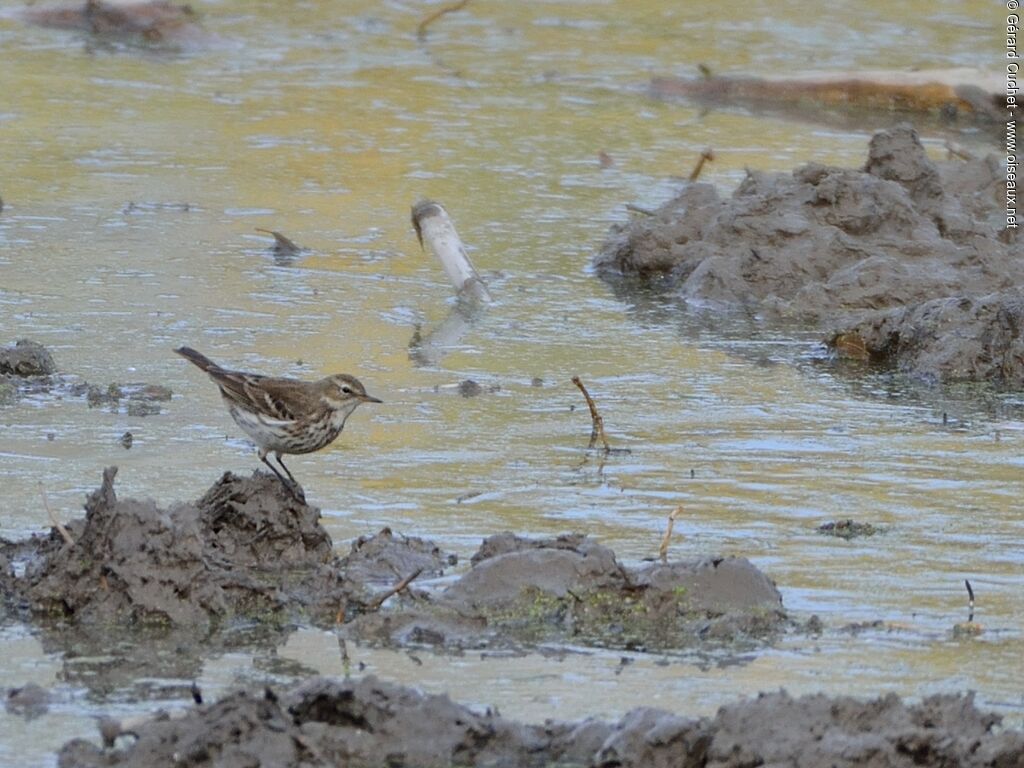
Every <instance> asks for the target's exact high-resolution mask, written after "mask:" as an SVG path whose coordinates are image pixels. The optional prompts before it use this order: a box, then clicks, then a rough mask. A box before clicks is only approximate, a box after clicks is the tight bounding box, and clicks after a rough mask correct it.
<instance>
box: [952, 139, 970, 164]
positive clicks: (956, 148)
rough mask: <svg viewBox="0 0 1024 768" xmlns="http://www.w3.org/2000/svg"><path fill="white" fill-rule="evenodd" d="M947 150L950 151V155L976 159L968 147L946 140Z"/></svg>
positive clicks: (962, 158) (963, 158)
mask: <svg viewBox="0 0 1024 768" xmlns="http://www.w3.org/2000/svg"><path fill="white" fill-rule="evenodd" d="M946 151H947V152H949V156H950V157H959V158H960V159H961V160H976V159H977V158H976V157H975V156H974V153H972V152H970V151H969V150H967V149H964V148H963V147H961V146H960V145H959V144H957V143H955V142H953V141H950V140H948V139H947V140H946Z"/></svg>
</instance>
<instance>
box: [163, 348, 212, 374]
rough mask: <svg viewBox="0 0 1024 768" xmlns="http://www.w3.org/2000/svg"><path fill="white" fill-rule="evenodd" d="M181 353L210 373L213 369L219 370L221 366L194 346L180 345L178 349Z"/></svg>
mask: <svg viewBox="0 0 1024 768" xmlns="http://www.w3.org/2000/svg"><path fill="white" fill-rule="evenodd" d="M174 351H175V352H177V353H178V354H179V355H181V356H182V357H184V358H185V359H186V360H188V361H189V362H190V363H192V364H193V365H195V366H196V367H198V368H199V369H200V370H203V371H206V372H207V373H209V372H210V371H211V370H213V371H219V370H221V367H220V366H219V365H217V364H216V363H215V362H213V360H211V359H210V358H208V357H207V356H206V355H204V354H203V353H202V352H196V351H195V350H194V349H192V347H178V348H177V349H176V350H174Z"/></svg>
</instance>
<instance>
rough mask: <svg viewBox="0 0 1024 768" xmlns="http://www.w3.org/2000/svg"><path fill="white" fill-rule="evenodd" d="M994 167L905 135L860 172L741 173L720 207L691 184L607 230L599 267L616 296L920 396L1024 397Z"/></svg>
mask: <svg viewBox="0 0 1024 768" xmlns="http://www.w3.org/2000/svg"><path fill="white" fill-rule="evenodd" d="M1004 183H1005V180H1004V175H1003V173H1002V169H1001V166H1000V163H999V160H998V159H997V158H996V157H995V156H988V157H985V158H971V159H958V160H954V161H950V162H934V161H933V160H931V159H930V158H929V157H928V156H927V154H926V153H925V150H924V148H923V147H922V145H921V142H920V140H919V139H918V136H917V134H916V132H915V131H914V130H913V129H912V128H911V127H910V126H907V125H901V126H898V127H896V128H893V129H891V130H886V131H881V132H879V133H877V134H875V135H874V137H873V138H872V139H871V142H870V146H869V150H868V159H867V162H866V163H865V165H864V166H863V167H862V168H860V169H849V168H836V167H830V166H824V165H819V164H816V163H811V164H808V165H805V166H802V167H800V168H797V169H796V170H794V171H793V172H792V173H790V174H782V173H761V172H750V173H749V174H748V176H747V178H746V179H745V180H744V181H743V182H742V183H741V184H740V186H739V187H738V188H737V189H736V191H735V192H734V193H733V194H732V196H731V197H730V198H727V199H723V198H722V197H720V195H719V193H718V191H717V190H716V189H715V188H714V187H713V186H712V185H710V184H703V183H696V184H691V185H688V186H687V187H686V188H685V189H683V191H682V192H681V193H680V194H679V195H678V196H677V197H676V198H674V199H673V200H670V201H669V202H668V203H666V204H665V205H664V206H662V207H661V208H660V209H658V210H657V211H655V212H654V213H653V214H652V215H650V216H644V217H641V218H637V219H635V220H633V221H632V222H630V223H628V224H625V225H618V226H616V227H614V228H613V230H612V232H611V234H610V236H609V238H608V239H607V241H606V242H605V244H604V246H603V248H602V250H601V251H600V253H599V254H598V255H597V256H596V257H595V261H594V263H595V267H596V269H597V271H598V273H599V274H600V275H601V276H602V277H603V278H604V279H606V280H608V281H609V282H611V283H612V284H613V285H614V286H615V287H616V289H617V291H618V292H619V293H620V294H622V295H626V296H628V295H630V294H631V293H633V292H636V291H641V290H644V289H646V288H648V287H650V286H656V287H657V288H658V289H659V290H662V291H669V292H673V293H675V294H676V295H678V296H679V297H680V298H682V299H683V300H685V301H686V302H687V303H689V304H690V305H692V306H695V307H702V308H708V309H711V310H715V311H729V310H734V311H738V312H740V313H746V314H754V315H759V316H762V317H765V318H767V319H769V320H775V321H780V322H781V321H785V322H792V321H794V320H795V321H798V322H800V323H803V324H806V325H809V326H810V327H811V328H817V329H820V330H821V331H823V332H824V333H825V334H826V336H825V340H826V342H827V344H828V345H829V347H830V348H831V349H832V350H833V351H834V352H835V354H836V355H838V356H842V357H850V358H854V359H857V360H863V361H865V362H874V363H883V364H886V365H892V366H895V367H896V368H897V369H899V370H900V371H903V372H905V373H908V374H910V375H912V376H915V377H919V378H921V379H925V380H929V381H956V380H967V381H991V382H995V383H997V384H1000V385H1005V386H1020V385H1021V384H1024V341H1022V337H1021V332H1020V328H1021V323H1022V320H1024V294H1022V292H1021V288H1020V286H1019V279H1020V275H1021V274H1024V249H1021V248H1020V245H1019V243H1018V242H1017V238H1016V236H1015V232H1014V231H1013V230H1007V229H1004V226H1003V224H1004V222H1003V210H1002V208H1001V207H1000V201H1002V200H1004V199H1005V188H1004Z"/></svg>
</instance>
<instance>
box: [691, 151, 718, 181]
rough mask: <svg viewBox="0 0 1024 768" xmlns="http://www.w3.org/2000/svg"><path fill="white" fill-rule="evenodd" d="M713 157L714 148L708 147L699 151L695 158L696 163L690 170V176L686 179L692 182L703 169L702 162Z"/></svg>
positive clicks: (708, 160)
mask: <svg viewBox="0 0 1024 768" xmlns="http://www.w3.org/2000/svg"><path fill="white" fill-rule="evenodd" d="M714 159H715V150H713V149H712V148H711V147H708V148H707V149H705V150H704V151H703V152H701V153H700V157H698V158H697V164H696V165H695V166H693V170H692V171H690V177H689V178H688V179H687V181H690V182H694V181H696V180H697V177H698V176H700V172H701V171H702V170H704V163H707V162H710V161H712V160H714Z"/></svg>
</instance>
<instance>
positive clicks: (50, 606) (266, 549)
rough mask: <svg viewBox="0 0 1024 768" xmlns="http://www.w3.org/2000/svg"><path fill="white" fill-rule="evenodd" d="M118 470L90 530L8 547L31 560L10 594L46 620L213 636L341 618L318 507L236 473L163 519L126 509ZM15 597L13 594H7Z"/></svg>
mask: <svg viewBox="0 0 1024 768" xmlns="http://www.w3.org/2000/svg"><path fill="white" fill-rule="evenodd" d="M116 473H117V469H116V468H110V469H107V470H106V471H104V473H103V485H102V487H101V488H100V489H99V490H97V491H95V492H93V493H92V494H91V495H90V496H89V498H88V500H87V502H86V506H85V509H86V515H85V519H84V520H79V521H75V522H74V523H72V524H71V525H69V526H68V528H69V530H70V533H71V537H72V539H73V540H74V543H73V544H67V543H65V542H64V541H63V540H62V539H61V538H60V537H58V536H57V534H56V532H54V533H52V534H51V535H50V536H48V537H37V538H35V539H33V540H30V541H29V543H28V546H27V547H26V545H25V544H24V543H22V544H20V545H7V547H6V548H5V549H6V552H5V556H6V557H7V559H8V560H10V559H11V558H12V556H13V557H17V556H19V554H20V555H21V556H24V555H25V554H26V549H27V550H28V553H29V556H28V558H27V561H26V567H25V573H24V575H23V576H22V577H21V578H14V577H13V573H12V572H11V571H8V574H7V576H6V577H5V578H4V580H3V582H2V585H3V586H4V587H5V589H7V590H9V591H10V592H11V593H12V594H13V596H14V597H15V598H16V599H17V600H19V601H21V602H22V603H23V604H27V606H28V607H29V609H30V610H31V611H32V612H33V613H36V614H44V615H51V616H58V617H64V618H70V619H72V620H74V621H76V622H84V623H119V624H123V623H125V622H129V623H139V624H168V625H174V626H189V627H208V626H210V624H211V623H213V622H215V621H217V620H220V619H226V618H230V617H234V616H251V617H258V616H265V615H269V614H282V613H287V612H289V611H290V610H292V609H293V608H294V609H304V610H307V611H309V612H311V613H313V614H317V613H319V612H324V611H328V612H332V613H333V611H336V610H337V609H338V607H339V605H344V602H345V600H346V599H347V593H346V590H345V586H344V584H343V583H342V580H341V577H340V575H339V574H338V571H337V570H336V569H334V568H332V567H331V565H330V561H331V557H332V556H331V541H330V538H329V537H328V535H327V533H326V531H324V530H323V528H322V527H321V526H320V524H319V522H318V517H319V512H318V510H316V509H315V508H312V507H309V506H306V505H304V504H299V503H298V502H296V501H295V500H294V499H293V498H292V496H291V495H290V494H288V493H287V492H285V491H284V490H283V489H282V488H281V486H280V483H278V482H277V481H276V480H275V479H274V478H270V477H267V476H265V475H260V474H256V475H254V476H253V477H252V478H241V477H237V476H235V475H232V474H230V473H228V474H225V475H224V476H223V477H222V478H221V479H220V480H219V481H218V482H217V483H216V484H215V485H214V486H213V487H212V488H211V489H210V490H209V491H208V492H207V493H206V495H205V496H203V498H202V499H200V500H199V501H198V502H196V503H191V504H179V505H177V506H175V507H172V508H171V509H167V510H163V509H160V508H158V507H157V506H156V505H155V504H154V503H153V502H141V501H137V500H134V499H126V500H121V499H118V498H117V495H116V494H115V492H114V485H113V484H114V476H115V475H116ZM8 596H9V597H10V596H11V595H8Z"/></svg>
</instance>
